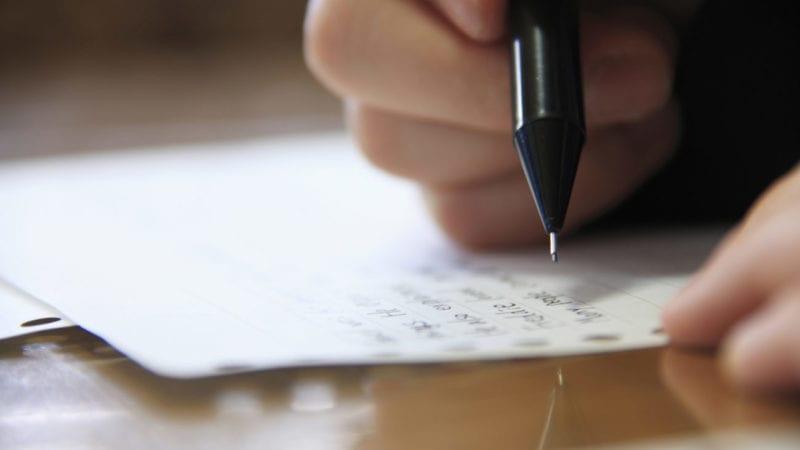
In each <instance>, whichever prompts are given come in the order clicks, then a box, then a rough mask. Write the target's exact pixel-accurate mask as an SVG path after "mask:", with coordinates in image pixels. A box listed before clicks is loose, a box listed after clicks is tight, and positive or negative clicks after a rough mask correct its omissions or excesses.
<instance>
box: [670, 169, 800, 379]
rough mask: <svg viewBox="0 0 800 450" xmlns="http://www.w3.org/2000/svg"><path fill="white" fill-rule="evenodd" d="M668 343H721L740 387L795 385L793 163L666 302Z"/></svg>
mask: <svg viewBox="0 0 800 450" xmlns="http://www.w3.org/2000/svg"><path fill="white" fill-rule="evenodd" d="M664 325H665V329H666V331H667V332H668V333H669V335H670V336H671V337H672V340H673V342H675V343H677V344H682V345H692V346H716V345H718V344H720V343H721V344H722V346H723V352H724V361H725V362H726V364H725V368H726V371H727V373H728V374H729V375H730V377H731V378H732V379H733V381H734V382H735V383H736V384H738V385H740V386H742V387H744V388H747V389H758V390H774V389H794V390H797V389H800V166H799V167H798V168H796V169H795V170H794V171H793V172H792V173H790V174H789V175H786V176H785V177H784V178H783V179H782V180H780V181H779V182H777V183H776V184H775V185H774V186H773V187H772V188H771V189H770V190H769V191H768V192H767V193H765V194H764V195H763V196H762V197H761V199H759V201H758V202H757V203H756V205H755V206H754V207H753V208H752V210H751V211H750V213H749V215H748V217H747V218H746V219H745V220H744V222H743V223H742V224H741V225H739V226H738V227H737V228H736V229H735V230H734V231H733V232H731V233H730V235H729V236H728V237H727V238H726V239H725V241H723V243H722V244H721V245H720V246H719V248H718V249H717V251H716V252H715V254H714V255H713V256H712V257H711V259H710V260H709V261H708V262H707V263H706V265H705V267H704V268H703V269H702V270H700V272H699V273H698V274H697V275H696V276H695V278H694V280H693V281H692V282H691V283H690V284H689V285H688V286H687V287H686V289H684V291H683V292H682V293H681V294H680V295H679V296H678V297H677V298H676V299H674V300H673V301H672V302H671V303H669V304H668V305H667V308H666V310H665V312H664Z"/></svg>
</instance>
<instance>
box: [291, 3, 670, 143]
mask: <svg viewBox="0 0 800 450" xmlns="http://www.w3.org/2000/svg"><path fill="white" fill-rule="evenodd" d="M453 1H454V2H455V1H456V0H453ZM475 1H476V2H477V3H480V4H486V5H489V4H493V3H491V2H489V1H488V0H485V1H483V2H479V1H478V0H475ZM440 3H441V5H442V8H443V9H444V10H446V11H455V10H454V9H452V8H454V6H452V5H451V3H452V2H440ZM477 3H476V4H477ZM446 5H451V6H446ZM496 6H497V5H495V7H496ZM487 8H488V7H487ZM479 9H480V8H479ZM487 10H488V9H487ZM492 11H496V9H492ZM456 14H457V13H455V12H451V13H449V15H452V16H453V17H455V15H456ZM454 20H455V19H454ZM458 20H461V19H458ZM584 22H585V26H584V27H583V47H584V51H583V52H582V58H583V66H584V73H585V92H586V109H587V121H588V122H589V123H590V126H599V125H603V124H614V123H620V122H626V121H632V120H636V119H638V118H641V117H643V116H646V115H649V114H651V113H653V112H654V111H657V110H659V109H661V108H663V106H664V105H665V104H666V102H667V101H668V99H669V96H670V92H671V84H672V66H673V53H674V52H673V50H672V48H671V44H670V42H671V37H670V36H665V35H669V33H670V32H669V31H667V30H668V28H667V27H666V26H665V25H664V24H663V21H662V20H661V19H659V18H658V17H657V16H655V15H653V14H651V13H644V12H639V13H636V14H632V13H630V12H623V11H621V10H615V11H613V12H610V13H604V14H594V13H592V14H590V15H587V16H586V19H585V20H584ZM464 28H467V27H466V26H465V27H464ZM306 56H307V59H308V62H309V66H310V67H311V68H312V70H313V71H314V72H315V73H316V74H317V75H318V76H319V78H320V79H321V80H322V81H323V82H324V83H325V84H326V85H328V87H330V88H331V89H332V90H334V91H335V92H337V93H339V94H340V95H342V96H344V97H348V98H352V99H355V100H358V101H360V102H363V103H366V104H369V105H372V106H374V107H378V108H380V109H383V110H387V111H392V112H396V113H402V114H404V115H408V116H417V117H420V118H426V119H432V120H436V121H441V122H445V123H451V124H459V125H462V126H465V127H472V128H477V129H484V130H496V131H506V130H507V129H508V128H509V124H510V111H511V107H510V103H509V102H510V98H509V74H508V50H507V48H506V45H505V44H503V43H497V44H492V45H486V44H483V43H479V42H476V41H473V40H471V39H467V38H465V37H464V35H463V33H460V32H457V31H456V30H454V29H453V27H452V26H451V25H449V24H447V23H446V22H445V21H443V20H441V17H439V16H438V13H437V12H436V11H435V10H434V9H432V8H430V7H428V5H427V4H425V3H420V2H415V1H410V0H320V1H319V2H318V4H317V5H316V6H315V7H313V8H310V9H309V15H308V19H307V22H306Z"/></svg>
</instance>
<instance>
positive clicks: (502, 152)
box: [347, 104, 520, 187]
mask: <svg viewBox="0 0 800 450" xmlns="http://www.w3.org/2000/svg"><path fill="white" fill-rule="evenodd" d="M347 122H348V125H349V127H350V129H351V130H352V132H353V135H354V136H355V138H356V141H357V142H358V144H359V148H360V149H361V151H362V152H363V153H364V154H365V155H366V157H367V159H369V160H370V161H371V162H372V163H373V164H375V165H376V166H378V167H380V168H382V169H384V170H386V171H387V172H390V173H393V174H395V175H399V176H402V177H405V178H410V179H413V180H415V181H418V182H420V183H422V184H426V185H436V186H453V187H454V186H456V185H463V184H474V183H479V182H482V181H486V180H491V179H495V178H497V177H499V176H502V175H506V174H511V173H512V172H519V171H520V163H519V158H518V157H517V153H516V151H515V150H514V145H513V143H512V140H511V133H510V132H509V131H506V132H504V133H501V132H486V131H478V130H474V129H469V128H461V127H456V126H452V125H446V124H442V123H435V122H430V121H426V120H418V119H415V118H412V117H407V116H401V115H397V114H393V113H388V112H385V111H381V110H379V109H375V108H371V107H368V106H363V105H353V104H348V107H347Z"/></svg>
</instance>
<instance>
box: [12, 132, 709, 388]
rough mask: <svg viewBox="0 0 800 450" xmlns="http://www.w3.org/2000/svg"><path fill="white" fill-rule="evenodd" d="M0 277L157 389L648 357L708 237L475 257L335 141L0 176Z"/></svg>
mask: <svg viewBox="0 0 800 450" xmlns="http://www.w3.org/2000/svg"><path fill="white" fill-rule="evenodd" d="M0 211H2V215H0V275H2V276H3V277H5V278H6V279H7V280H9V281H10V282H11V283H13V284H14V285H16V286H19V287H20V288H21V289H24V290H25V291H26V292H30V293H31V294H32V295H34V296H35V297H37V298H40V299H43V300H44V301H46V302H48V303H49V304H51V305H52V306H54V307H56V308H58V309H59V310H60V311H63V312H64V313H65V314H66V315H67V316H68V317H70V318H72V319H73V320H75V321H76V322H77V323H78V324H80V325H81V326H83V327H84V328H86V329H88V330H90V331H91V332H94V333H96V334H98V335H99V336H101V337H103V338H104V339H106V340H107V341H108V342H109V343H111V344H112V345H114V346H115V347H117V348H118V349H119V350H121V351H122V352H124V353H126V354H127V355H129V356H130V357H131V358H133V359H135V360H136V361H138V362H139V363H141V364H142V365H144V366H145V367H147V368H149V369H151V370H153V371H155V372H157V373H160V374H163V375H168V376H174V377H197V376H208V375H214V374H219V373H227V372H236V371H245V370H254V369H266V368H276V367H288V366H300V365H331V364H361V363H384V362H390V363H397V362H423V361H448V360H466V359H498V358H519V357H529V356H544V355H561V354H571V353H584V352H586V353H589V352H603V351H612V350H620V349H629V348H637V347H644V346H653V345H660V344H663V343H664V342H665V337H664V336H663V335H662V333H660V331H659V310H660V307H661V305H662V304H663V303H664V302H665V301H666V300H667V299H669V298H670V297H671V296H672V295H673V294H674V293H675V292H676V291H677V290H678V289H679V288H680V287H681V285H682V284H683V283H684V281H685V279H686V277H687V275H688V274H689V273H691V271H692V270H693V269H694V268H695V267H696V266H697V265H698V264H699V263H700V261H701V260H702V258H703V256H704V255H705V254H706V253H707V252H708V250H709V248H710V246H711V245H712V244H713V242H714V240H715V238H716V236H717V234H716V233H714V232H711V233H709V232H698V231H687V232H675V231H670V232H664V233H658V232H653V233H646V234H636V235H631V236H627V235H626V234H625V233H620V234H618V235H612V236H605V237H594V238H590V239H584V240H580V239H578V240H566V239H565V240H564V241H563V245H562V246H563V251H562V263H561V264H560V265H558V266H555V265H553V264H552V263H551V262H550V261H549V258H548V255H547V252H546V250H544V249H541V248H539V249H533V250H531V251H527V252H524V253H511V254H494V255H475V254H470V253H467V252H463V251H459V250H458V249H456V248H454V247H453V246H452V245H450V244H449V243H448V242H447V240H446V239H444V238H443V237H442V236H441V235H440V234H439V233H438V231H437V230H436V228H435V227H434V226H433V225H432V224H431V223H430V221H429V220H428V218H427V215H426V214H425V212H424V210H423V207H422V202H421V200H420V198H419V195H418V192H417V190H416V188H415V187H413V186H411V185H410V184H406V183H405V182H402V181H399V180H395V179H392V178H389V177H387V176H386V175H383V174H381V173H378V172H377V171H375V170H374V169H372V168H370V167H368V166H367V165H366V164H365V163H364V162H362V161H361V159H360V158H359V157H358V156H357V155H355V152H354V150H353V149H352V145H351V143H350V142H349V140H348V139H347V138H346V137H345V136H343V135H342V134H339V133H332V134H326V135H319V136H312V137H309V136H305V137H283V138H275V139H271V140H263V141H255V142H245V143H237V144H219V145H207V146H194V147H184V148H166V149H164V148H162V149H149V150H142V151H138V152H136V151H132V152H128V153H117V154H110V155H96V156H83V157H78V158H72V159H63V160H59V159H49V160H40V161H32V162H18V163H12V164H6V165H5V166H0Z"/></svg>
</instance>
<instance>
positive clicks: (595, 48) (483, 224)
mask: <svg viewBox="0 0 800 450" xmlns="http://www.w3.org/2000/svg"><path fill="white" fill-rule="evenodd" d="M554 1H558V0H554ZM581 4H582V7H583V8H584V10H583V11H582V13H581V17H580V27H579V28H580V35H581V40H580V47H581V58H580V65H581V66H582V78H583V94H584V99H585V119H586V134H587V136H588V140H587V142H586V145H585V147H584V149H583V152H582V156H581V160H580V165H579V168H578V172H577V176H576V179H575V184H574V188H573V189H572V195H571V201H570V205H569V210H568V213H567V216H566V220H565V228H564V231H565V233H569V232H570V230H574V229H576V228H578V227H580V226H581V225H583V224H586V223H587V222H589V221H591V220H592V219H594V218H597V217H598V216H600V215H601V214H603V213H604V212H606V211H609V210H610V209H612V208H613V207H614V206H616V205H618V204H619V203H620V202H622V201H623V200H624V199H626V198H627V197H628V196H630V195H631V194H632V193H633V192H634V191H635V190H636V189H637V188H638V187H639V186H640V185H641V184H642V183H643V182H644V181H645V180H647V179H648V178H649V177H650V176H652V175H653V174H654V173H655V172H656V171H657V170H658V169H659V168H661V167H662V166H663V165H664V164H665V163H666V162H667V161H668V160H669V159H670V156H671V155H672V154H673V152H674V150H675V147H676V144H677V142H678V140H679V136H678V134H679V127H678V109H677V107H676V104H675V102H674V99H673V95H672V83H673V76H674V65H675V57H676V55H675V53H676V50H675V49H676V36H675V32H674V29H673V27H672V26H671V24H670V22H669V21H667V20H665V19H664V18H663V17H662V16H660V15H659V14H657V13H655V12H654V11H650V10H648V9H644V8H641V7H635V8H634V7H624V6H619V4H618V3H615V2H600V1H597V2H595V1H591V0H589V1H584V2H582V3H581ZM507 6H508V4H507V1H506V0H428V1H425V0H316V1H312V2H311V5H310V7H309V13H308V17H307V21H306V55H307V59H308V62H309V66H310V67H311V68H312V70H313V71H314V72H315V74H316V75H317V76H318V77H319V78H320V80H321V81H322V82H323V83H324V84H325V85H326V86H327V87H328V88H330V89H331V90H332V91H334V92H335V93H336V94H338V95H340V96H341V97H343V98H344V99H345V102H346V106H347V119H348V123H349V126H350V128H351V129H352V131H353V133H354V135H355V137H356V140H357V141H358V143H359V146H360V148H361V150H362V151H363V152H364V154H365V155H366V156H367V158H369V159H370V160H371V161H372V162H373V163H374V164H375V165H377V166H379V167H381V168H383V169H385V170H386V171H388V172H391V173H393V174H396V175H399V176H402V177H406V178H409V179H411V180H413V181H416V182H417V183H419V184H420V185H421V186H422V188H423V190H424V192H425V194H426V199H427V201H428V204H429V206H430V210H431V213H432V215H433V216H434V218H435V219H436V221H437V222H438V223H439V224H440V226H441V227H442V229H443V230H444V231H445V232H446V233H447V234H448V235H449V236H450V237H451V238H453V239H454V240H455V241H457V242H459V243H460V244H462V245H464V246H466V247H470V248H476V249H484V248H497V247H511V246H521V245H528V244H543V243H544V242H545V240H546V238H547V235H546V234H545V233H543V232H542V223H541V221H540V218H539V214H538V213H537V211H536V206H535V204H534V202H533V201H532V199H531V193H530V190H529V186H528V182H527V180H526V178H525V176H524V174H523V171H522V170H521V169H520V161H519V158H518V156H517V152H516V151H515V150H514V145H513V142H512V138H511V132H510V131H511V127H512V105H511V102H510V98H511V92H510V84H511V83H510V80H511V76H510V75H511V74H510V72H509V50H508V42H507V36H508V30H507V29H506V11H507ZM798 205H800V168H799V169H797V170H795V171H794V172H793V173H791V174H789V175H787V176H786V177H785V178H784V179H783V180H781V181H780V182H779V183H777V184H776V185H775V186H774V187H773V189H771V190H770V191H769V192H768V193H766V194H765V195H764V196H762V198H761V199H760V200H759V201H758V202H757V204H756V205H755V206H754V207H753V209H752V211H751V213H750V215H749V216H748V218H747V219H746V220H745V221H744V222H743V223H742V224H741V225H740V226H739V227H737V229H736V230H735V231H734V232H733V233H732V234H731V236H730V237H729V238H728V239H727V240H726V241H725V242H723V244H722V245H721V246H720V249H719V250H718V251H717V252H716V253H715V255H714V256H713V257H712V258H711V259H710V260H709V262H708V263H707V265H706V266H705V267H704V268H703V269H702V270H701V271H700V272H699V274H698V275H697V276H696V277H695V280H694V281H693V282H692V283H691V285H690V286H689V287H688V288H687V289H686V290H685V291H684V292H683V293H682V294H681V295H680V296H679V297H678V298H676V299H675V300H674V301H672V302H671V303H670V304H669V305H668V306H667V309H666V312H665V327H666V330H667V332H668V333H669V334H670V336H671V337H672V338H673V340H674V342H676V343H678V344H684V345H692V346H716V345H720V344H723V347H724V348H725V349H726V350H725V355H726V357H725V360H726V361H727V362H728V365H727V367H728V368H729V372H730V375H731V378H732V379H733V380H734V381H736V382H737V383H738V384H740V385H742V386H745V387H747V388H754V389H763V388H767V389H769V388H787V387H788V388H792V389H800V351H798V349H800V333H798V332H797V330H798V329H800V328H799V327H798V326H797V323H798V322H800V287H798V286H800V257H798V255H800V206H798Z"/></svg>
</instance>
